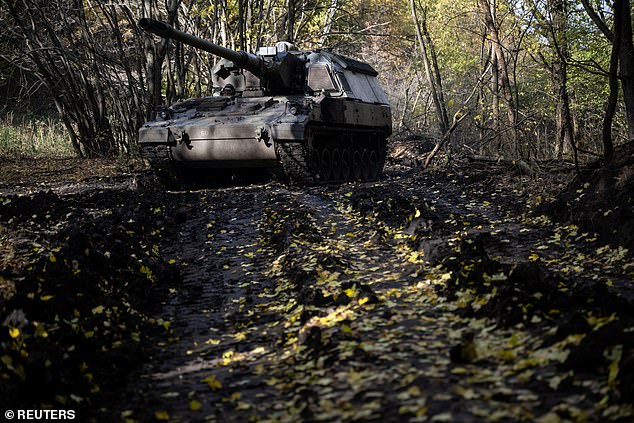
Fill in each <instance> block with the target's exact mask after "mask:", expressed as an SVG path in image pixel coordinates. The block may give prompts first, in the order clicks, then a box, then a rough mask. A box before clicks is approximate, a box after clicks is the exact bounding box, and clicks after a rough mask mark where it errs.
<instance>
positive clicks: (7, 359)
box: [0, 355, 13, 367]
mask: <svg viewBox="0 0 634 423" xmlns="http://www.w3.org/2000/svg"><path fill="white" fill-rule="evenodd" d="M0 361H2V362H3V363H4V364H5V365H6V366H7V367H9V366H11V367H13V359H12V358H11V357H10V356H8V355H3V356H2V357H1V358H0Z"/></svg>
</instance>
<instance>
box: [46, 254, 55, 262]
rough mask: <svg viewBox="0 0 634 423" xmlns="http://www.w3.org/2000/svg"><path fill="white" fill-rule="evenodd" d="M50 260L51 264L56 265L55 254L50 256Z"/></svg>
mask: <svg viewBox="0 0 634 423" xmlns="http://www.w3.org/2000/svg"><path fill="white" fill-rule="evenodd" d="M48 260H49V261H50V262H51V263H55V262H56V261H57V259H56V258H55V256H54V255H53V254H51V255H50V256H48Z"/></svg>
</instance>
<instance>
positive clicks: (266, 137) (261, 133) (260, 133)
mask: <svg viewBox="0 0 634 423" xmlns="http://www.w3.org/2000/svg"><path fill="white" fill-rule="evenodd" d="M255 139H256V140H258V142H260V141H263V142H264V145H266V146H267V147H270V146H271V145H272V143H271V135H270V134H269V130H268V129H266V128H265V127H264V126H261V127H259V128H258V129H256V130H255Z"/></svg>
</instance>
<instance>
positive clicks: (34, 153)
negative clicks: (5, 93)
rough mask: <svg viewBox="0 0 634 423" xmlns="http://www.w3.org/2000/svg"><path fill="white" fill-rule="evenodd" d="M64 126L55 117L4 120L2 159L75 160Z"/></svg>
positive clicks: (8, 117)
mask: <svg viewBox="0 0 634 423" xmlns="http://www.w3.org/2000/svg"><path fill="white" fill-rule="evenodd" d="M74 155H75V153H74V151H73V147H72V145H71V143H70V139H69V137H68V135H67V132H66V129H65V128H64V125H63V124H62V123H61V122H59V121H57V120H55V119H53V118H44V119H42V118H36V119H27V118H20V117H17V116H14V115H13V114H12V113H8V114H6V115H4V116H1V117H0V157H20V158H24V157H73V156H74Z"/></svg>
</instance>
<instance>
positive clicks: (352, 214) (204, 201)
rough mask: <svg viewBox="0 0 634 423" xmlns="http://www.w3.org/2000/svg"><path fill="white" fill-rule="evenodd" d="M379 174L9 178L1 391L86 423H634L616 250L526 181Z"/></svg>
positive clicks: (622, 262) (482, 172)
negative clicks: (307, 182)
mask: <svg viewBox="0 0 634 423" xmlns="http://www.w3.org/2000/svg"><path fill="white" fill-rule="evenodd" d="M387 173H388V177H386V178H385V179H383V180H381V181H377V182H369V183H348V184H343V185H341V186H330V187H328V186H326V187H312V188H302V189H300V188H297V187H293V186H288V185H287V184H285V183H283V182H279V181H270V182H266V183H263V184H256V185H248V186H233V187H231V186H229V187H222V188H211V189H201V190H197V191H191V192H186V191H179V192H165V191H164V190H161V189H156V183H155V181H153V180H152V179H151V177H150V176H148V175H147V174H146V173H144V171H138V170H134V171H131V170H129V169H127V170H126V171H125V172H123V173H121V172H116V175H114V176H105V175H101V176H91V177H90V178H88V179H86V178H84V177H77V178H78V179H72V178H71V180H67V182H64V179H63V178H61V179H60V180H59V181H58V182H55V183H52V184H50V185H49V186H48V188H50V189H51V190H50V191H46V188H45V187H47V186H46V185H42V186H40V185H38V184H39V183H40V182H41V183H44V181H45V180H46V179H45V178H43V179H42V180H41V181H35V183H34V181H33V180H31V181H30V182H23V183H21V184H16V183H8V181H5V182H2V183H0V190H1V191H2V192H3V194H2V195H0V197H2V198H1V199H0V204H1V205H0V225H1V227H0V249H2V253H3V254H2V257H3V259H2V260H3V262H2V273H1V275H0V291H1V293H2V297H0V298H1V299H0V319H2V327H1V328H0V342H1V343H2V347H3V352H2V363H0V376H2V378H4V379H5V382H6V383H3V384H2V387H1V388H0V389H1V390H2V392H1V394H2V395H3V397H4V398H10V399H11V400H12V401H15V404H16V407H15V408H17V405H20V406H22V407H23V408H40V407H44V406H45V405H46V404H48V405H51V406H53V408H72V409H76V410H78V413H79V415H80V416H81V417H82V421H84V420H90V419H93V420H96V421H116V420H121V421H162V420H169V421H203V420H208V421H353V420H354V421H461V422H471V421H473V422H475V421H542V422H551V421H606V420H614V421H628V419H631V418H632V404H631V398H632V383H633V380H634V378H633V376H632V375H633V374H634V369H633V367H634V365H633V363H634V360H633V358H634V340H633V339H632V333H634V315H633V314H632V312H631V310H632V307H631V306H632V301H631V299H630V297H631V296H630V294H629V291H630V285H631V282H632V279H633V272H634V268H633V267H632V265H631V260H630V257H631V256H630V255H629V253H628V252H627V251H625V250H624V249H623V248H622V247H621V248H619V246H617V245H612V246H610V245H605V244H604V243H602V242H601V241H599V240H598V239H597V238H596V236H595V235H594V234H593V233H592V232H589V231H587V230H586V229H583V228H579V227H577V226H575V225H570V224H562V223H554V222H553V221H551V220H550V219H549V218H548V217H546V216H543V215H541V213H538V212H534V211H533V210H534V209H535V208H536V207H538V205H539V203H541V202H544V201H546V200H547V198H546V195H547V192H548V191H547V190H545V187H544V186H543V185H544V181H545V180H540V179H539V178H540V177H539V176H533V178H529V177H526V176H517V175H512V174H508V173H506V172H505V171H503V170H500V169H498V170H497V171H492V170H491V169H476V168H469V167H463V166H456V167H455V168H445V169H443V170H440V171H434V172H427V173H423V174H420V173H419V172H416V171H414V170H412V169H409V168H404V167H399V166H397V165H396V164H394V165H393V166H392V167H390V168H389V169H388V172H387ZM540 196H541V197H540ZM27 392H28V393H30V392H34V394H28V395H27V394H26V393H27Z"/></svg>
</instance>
